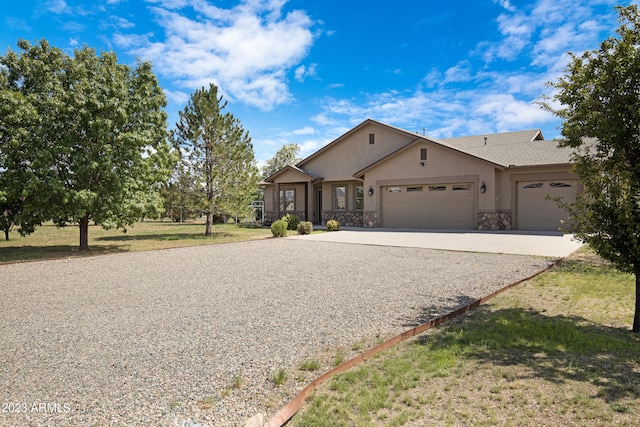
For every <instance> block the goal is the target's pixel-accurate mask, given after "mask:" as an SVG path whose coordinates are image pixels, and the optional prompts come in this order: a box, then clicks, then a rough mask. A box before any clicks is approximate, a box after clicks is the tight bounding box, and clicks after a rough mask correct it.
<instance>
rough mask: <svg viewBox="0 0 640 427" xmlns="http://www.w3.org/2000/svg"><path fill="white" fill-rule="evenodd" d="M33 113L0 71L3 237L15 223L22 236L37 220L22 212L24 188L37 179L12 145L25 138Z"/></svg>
mask: <svg viewBox="0 0 640 427" xmlns="http://www.w3.org/2000/svg"><path fill="white" fill-rule="evenodd" d="M33 113H34V111H33V109H30V108H29V105H27V103H26V102H25V100H24V99H23V97H22V96H21V95H20V94H19V93H15V92H13V91H11V90H8V85H7V79H6V76H5V75H4V74H3V73H0V230H2V231H3V232H4V235H5V240H9V233H10V232H11V230H12V229H13V227H14V226H16V225H17V226H19V230H18V231H19V232H20V234H21V235H26V234H28V233H31V232H33V230H34V229H35V227H36V226H37V225H38V224H39V223H40V221H39V219H38V218H37V217H34V216H28V215H26V213H25V205H26V204H27V203H28V200H27V198H28V196H29V192H28V191H27V189H28V188H30V187H33V185H34V184H36V185H37V180H36V181H35V182H34V176H33V174H31V173H30V171H29V167H28V164H27V163H26V159H25V157H24V156H23V155H22V152H21V151H20V150H16V149H15V148H14V147H20V146H23V145H24V144H25V143H27V141H28V140H29V138H30V134H29V132H28V131H27V128H29V127H30V126H28V123H29V121H30V118H31V117H32V116H33Z"/></svg>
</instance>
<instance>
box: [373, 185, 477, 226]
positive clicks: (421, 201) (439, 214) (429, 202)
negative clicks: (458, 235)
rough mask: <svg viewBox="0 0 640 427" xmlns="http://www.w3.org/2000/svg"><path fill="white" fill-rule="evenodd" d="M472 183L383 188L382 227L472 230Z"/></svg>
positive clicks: (473, 220)
mask: <svg viewBox="0 0 640 427" xmlns="http://www.w3.org/2000/svg"><path fill="white" fill-rule="evenodd" d="M473 188H474V186H473V184H472V183H455V184H429V185H426V184H425V185H422V184H421V185H402V186H388V187H382V217H383V226H384V227H388V228H432V229H473V228H475V209H474V198H473V194H474V192H473Z"/></svg>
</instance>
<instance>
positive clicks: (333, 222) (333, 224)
mask: <svg viewBox="0 0 640 427" xmlns="http://www.w3.org/2000/svg"><path fill="white" fill-rule="evenodd" d="M327 230H328V231H338V230H340V221H338V220H337V219H330V220H329V221H327Z"/></svg>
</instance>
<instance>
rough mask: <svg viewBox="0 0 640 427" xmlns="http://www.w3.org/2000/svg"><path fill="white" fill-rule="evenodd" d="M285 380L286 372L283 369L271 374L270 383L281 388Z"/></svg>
mask: <svg viewBox="0 0 640 427" xmlns="http://www.w3.org/2000/svg"><path fill="white" fill-rule="evenodd" d="M287 379H288V375H287V371H286V370H284V369H279V370H277V371H275V372H273V373H272V374H271V381H272V382H273V383H274V384H275V385H277V386H281V385H282V384H284V383H285V382H287Z"/></svg>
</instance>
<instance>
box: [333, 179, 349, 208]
mask: <svg viewBox="0 0 640 427" xmlns="http://www.w3.org/2000/svg"><path fill="white" fill-rule="evenodd" d="M333 210H336V211H344V210H347V187H346V186H344V185H339V186H337V187H334V189H333Z"/></svg>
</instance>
